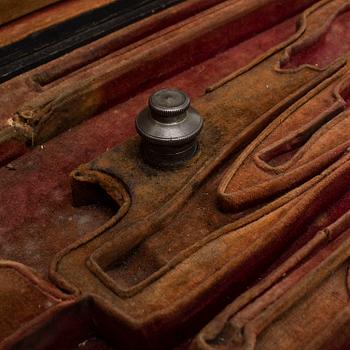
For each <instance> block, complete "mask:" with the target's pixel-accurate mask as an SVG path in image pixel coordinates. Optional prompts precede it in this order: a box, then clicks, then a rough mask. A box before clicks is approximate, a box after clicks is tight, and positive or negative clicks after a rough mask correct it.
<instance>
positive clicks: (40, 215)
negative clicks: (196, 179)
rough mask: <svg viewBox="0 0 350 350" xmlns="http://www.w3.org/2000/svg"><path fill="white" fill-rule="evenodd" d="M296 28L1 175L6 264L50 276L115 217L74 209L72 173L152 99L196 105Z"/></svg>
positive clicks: (279, 31)
mask: <svg viewBox="0 0 350 350" xmlns="http://www.w3.org/2000/svg"><path fill="white" fill-rule="evenodd" d="M294 23H295V19H294V18H293V19H290V20H288V21H286V22H284V23H282V24H280V25H278V26H276V27H274V28H272V29H270V30H268V31H266V32H263V33H261V34H259V35H256V36H255V37H254V38H252V39H249V40H247V41H245V42H243V43H241V44H239V45H237V46H235V47H234V48H232V49H229V50H227V51H226V52H224V53H222V54H220V55H217V56H216V57H214V58H212V59H210V60H207V61H206V62H204V63H202V64H199V65H197V66H195V67H193V68H191V69H189V70H188V71H185V72H183V73H181V74H178V75H177V76H175V77H173V78H171V79H169V80H167V81H164V82H162V83H161V84H159V85H158V86H155V87H153V88H152V89H149V90H145V91H143V92H142V93H140V94H138V95H137V96H135V97H134V98H132V99H130V100H129V101H127V102H125V103H123V104H121V105H118V106H116V107H114V108H111V109H110V110H108V111H106V112H104V113H102V114H100V115H98V116H97V117H95V118H93V119H90V120H88V121H86V122H85V123H83V124H81V125H79V126H77V127H76V128H73V129H72V130H70V131H68V132H66V133H64V134H62V135H60V136H58V137H56V138H54V139H53V140H51V141H50V142H48V143H47V144H45V145H43V146H41V147H40V146H39V147H37V148H36V149H34V150H33V151H32V152H30V153H28V154H26V155H24V156H23V157H22V158H20V159H18V160H17V161H14V162H13V163H12V164H11V166H12V167H14V168H15V169H16V170H15V171H12V170H9V169H6V168H2V169H0V198H1V200H2V206H1V208H0V221H1V222H2V226H1V228H0V237H1V243H2V244H1V255H2V257H4V258H8V259H13V260H17V261H20V262H22V263H25V264H27V265H29V266H32V267H34V268H36V269H37V270H39V271H41V272H42V273H45V274H46V273H47V266H48V263H49V261H50V260H51V259H52V256H53V254H54V253H56V252H57V251H58V250H61V249H63V248H64V247H66V246H67V245H68V244H70V243H72V242H74V241H75V240H76V239H78V238H80V237H81V235H83V234H84V233H87V232H89V231H91V230H93V229H94V228H96V227H98V226H100V225H102V224H103V223H104V222H105V221H106V220H107V219H108V218H109V217H110V216H111V215H112V212H111V211H110V210H108V209H106V208H102V207H98V208H94V207H82V208H78V209H77V208H73V207H72V206H71V195H70V186H69V180H68V175H69V172H70V171H72V170H73V169H74V168H76V167H77V166H78V165H79V164H81V163H84V162H87V161H90V160H92V159H94V158H95V157H97V156H98V155H99V154H100V153H102V152H104V151H105V150H107V149H109V148H111V147H113V146H115V145H117V144H119V143H121V142H123V141H124V140H125V139H127V138H128V137H130V136H131V135H133V134H134V133H135V130H134V117H135V115H136V114H137V112H138V111H139V110H140V109H141V108H142V107H143V106H144V105H145V104H146V103H147V98H148V96H149V94H150V93H151V92H152V91H154V90H157V89H159V88H161V87H164V86H176V87H178V88H180V89H183V90H185V91H187V92H188V93H189V94H190V95H191V97H192V98H196V97H198V96H200V95H201V94H202V93H203V91H204V90H205V88H206V87H207V86H209V85H211V84H213V83H215V82H216V81H218V80H220V79H221V78H223V77H225V76H226V75H227V74H229V73H232V72H233V71H234V70H236V69H238V68H240V67H242V66H243V65H245V64H247V63H248V62H249V61H251V60H252V59H253V58H254V57H257V56H258V55H260V54H262V53H264V52H265V51H266V50H267V49H269V48H270V47H272V46H274V45H276V44H277V43H279V42H281V41H283V40H285V39H286V38H288V37H289V36H290V35H291V34H292V33H293V32H294V31H295V24H294ZM96 130H98V133H96ZM28 237H30V239H28Z"/></svg>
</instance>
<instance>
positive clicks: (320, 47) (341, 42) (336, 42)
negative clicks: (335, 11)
mask: <svg viewBox="0 0 350 350" xmlns="http://www.w3.org/2000/svg"><path fill="white" fill-rule="evenodd" d="M349 52H350V10H348V11H346V12H344V13H343V14H340V15H338V16H337V17H336V18H335V20H334V21H333V22H332V24H331V25H330V27H329V28H328V30H327V31H326V32H325V33H324V35H322V37H321V38H320V39H319V40H317V41H316V42H315V43H314V44H312V45H311V46H309V47H306V48H304V49H302V50H301V51H299V52H297V53H295V54H292V56H291V58H290V60H288V61H287V63H286V64H285V65H284V66H283V68H297V67H299V66H301V65H303V64H310V65H313V66H317V67H319V68H324V67H326V66H327V65H329V64H330V63H332V62H333V61H334V60H335V59H337V58H338V57H341V56H342V55H344V54H346V53H349Z"/></svg>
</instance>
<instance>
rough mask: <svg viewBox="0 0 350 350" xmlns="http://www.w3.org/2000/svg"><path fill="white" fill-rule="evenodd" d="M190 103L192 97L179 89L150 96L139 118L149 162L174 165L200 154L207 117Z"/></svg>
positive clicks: (146, 156) (156, 164)
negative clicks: (199, 138) (202, 131)
mask: <svg viewBox="0 0 350 350" xmlns="http://www.w3.org/2000/svg"><path fill="white" fill-rule="evenodd" d="M190 104H191V101H190V98H189V97H188V96H187V95H186V94H185V93H184V92H182V91H180V90H176V89H163V90H160V91H158V92H156V93H155V94H153V95H152V96H151V97H150V99H149V104H148V107H147V108H145V109H144V110H143V111H142V112H141V113H139V115H138V116H137V118H136V130H137V132H138V133H139V135H140V136H141V137H142V143H141V150H142V156H143V158H144V160H145V162H147V163H148V164H150V165H152V166H156V167H161V168H172V167H177V166H181V165H183V164H184V163H185V162H186V161H188V160H189V159H191V158H192V157H193V156H194V155H195V154H196V152H197V149H198V141H197V136H198V135H199V133H200V131H201V130H202V127H203V119H202V117H201V116H200V115H199V113H198V112H197V111H196V110H195V109H194V108H192V107H191V105H190Z"/></svg>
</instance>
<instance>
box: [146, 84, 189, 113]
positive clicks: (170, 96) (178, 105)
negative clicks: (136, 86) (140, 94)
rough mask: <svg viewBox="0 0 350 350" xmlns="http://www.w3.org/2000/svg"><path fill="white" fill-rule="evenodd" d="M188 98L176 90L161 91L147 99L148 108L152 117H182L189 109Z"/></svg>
mask: <svg viewBox="0 0 350 350" xmlns="http://www.w3.org/2000/svg"><path fill="white" fill-rule="evenodd" d="M190 103H191V100H190V98H189V97H188V96H187V95H186V94H185V93H184V92H182V91H180V90H176V89H162V90H159V91H157V92H156V93H155V94H153V95H152V96H151V97H150V99H149V108H150V110H151V111H152V114H153V117H154V118H155V119H158V117H161V118H162V117H165V118H167V117H176V116H181V115H183V114H184V113H185V112H186V111H187V110H188V108H189V106H190Z"/></svg>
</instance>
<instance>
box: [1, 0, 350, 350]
mask: <svg viewBox="0 0 350 350" xmlns="http://www.w3.org/2000/svg"><path fill="white" fill-rule="evenodd" d="M340 37H341V38H342V40H341V41H340V40H339V38H340ZM349 49H350V2H349V1H348V0H322V1H306V0H304V1H302V0H300V1H276V0H264V1H258V0H249V1H237V0H226V1H218V0H217V1H209V0H208V1H198V0H191V1H186V2H183V3H181V4H178V5H176V6H174V7H170V8H168V9H166V10H164V11H162V12H159V13H157V14H155V15H154V16H151V17H149V18H147V19H144V20H142V21H140V22H137V23H135V24H133V25H130V26H128V27H125V28H124V29H122V30H119V31H116V32H114V33H111V34H109V35H108V36H105V37H103V38H101V39H99V40H98V41H95V42H93V43H91V44H89V45H86V46H84V47H81V48H79V49H77V50H74V51H72V52H71V53H69V54H67V55H65V56H63V57H61V58H59V59H57V60H54V61H52V62H49V63H47V64H45V65H43V66H40V67H38V68H36V69H34V70H31V71H28V72H27V73H25V74H22V75H19V76H17V77H15V78H13V79H11V80H8V81H7V82H5V83H3V84H1V85H0V92H1V97H0V101H1V106H0V164H1V165H2V167H1V168H0V198H1V202H2V204H1V207H0V222H1V227H0V257H1V259H3V260H2V261H1V266H0V279H1V281H3V282H2V283H1V284H0V315H1V316H2V317H1V319H0V337H1V339H0V341H2V343H1V346H2V348H4V349H29V348H30V349H48V348H56V349H74V348H87V349H139V348H140V347H142V348H145V349H157V348H160V349H175V347H177V346H180V347H181V349H189V348H191V349H211V350H214V349H252V348H259V349H260V348H261V349H271V348H280V349H300V348H306V349H328V348H329V349H341V348H346V347H347V346H348V345H350V336H349V334H350V332H349V324H350V323H349V316H348V314H349V313H348V300H349V274H348V258H349V254H350V249H349V232H348V228H349V214H348V208H349V201H348V189H347V183H348V182H349V176H350V172H349V170H350V168H349V164H350V163H349V146H350V144H349V143H350V140H349V137H348V135H349V131H350V130H349V128H350V124H349V118H348V103H349V100H350V98H349V96H350V93H349V91H350V89H349V82H350V75H349V65H348V62H349V61H348V60H349ZM164 87H165V88H169V87H174V88H177V89H181V90H184V91H186V92H187V93H188V94H189V95H190V97H191V99H192V104H193V107H194V108H195V109H196V110H197V111H198V112H199V113H200V115H201V116H203V119H204V127H203V130H202V132H201V134H200V136H199V149H198V152H197V153H196V155H195V156H194V157H193V158H191V159H190V160H188V161H187V162H185V164H183V165H182V166H178V167H175V168H169V169H160V168H159V167H155V166H152V165H148V164H147V163H145V162H144V160H143V158H142V156H141V147H142V144H141V140H140V137H139V136H135V129H134V118H135V116H136V115H137V114H138V113H139V112H140V111H141V110H142V109H143V108H144V107H145V106H146V104H147V100H148V97H149V96H150V95H151V94H152V93H153V92H155V91H157V90H159V89H162V88H164ZM32 269H33V270H32ZM39 274H40V275H39ZM5 286H6V287H5ZM17 286H22V287H21V288H17ZM24 296H25V297H24ZM24 298H25V299H26V300H28V302H24ZM222 310H223V311H222ZM206 324H207V325H206ZM203 327H204V328H203ZM201 328H203V329H202V330H201ZM72 329H74V332H72ZM196 334H197V336H196ZM1 346H0V347H1Z"/></svg>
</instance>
